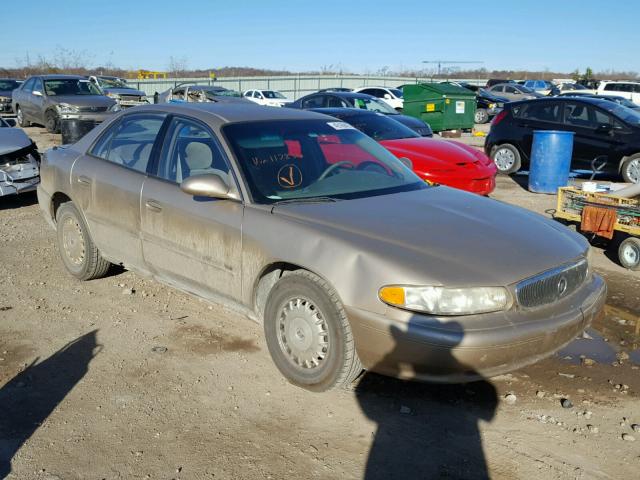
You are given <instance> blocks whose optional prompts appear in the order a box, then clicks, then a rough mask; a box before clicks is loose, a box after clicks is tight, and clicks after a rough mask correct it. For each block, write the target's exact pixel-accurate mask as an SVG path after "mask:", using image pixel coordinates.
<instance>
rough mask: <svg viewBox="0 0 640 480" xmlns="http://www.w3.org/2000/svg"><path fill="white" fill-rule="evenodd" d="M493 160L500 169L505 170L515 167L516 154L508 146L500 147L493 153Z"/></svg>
mask: <svg viewBox="0 0 640 480" xmlns="http://www.w3.org/2000/svg"><path fill="white" fill-rule="evenodd" d="M493 161H494V162H495V163H496V167H498V170H500V171H502V172H504V171H505V170H509V169H510V168H511V167H513V164H514V162H515V161H516V156H515V155H514V154H513V152H512V151H511V150H509V149H508V148H499V149H498V150H497V151H496V153H495V154H494V155H493Z"/></svg>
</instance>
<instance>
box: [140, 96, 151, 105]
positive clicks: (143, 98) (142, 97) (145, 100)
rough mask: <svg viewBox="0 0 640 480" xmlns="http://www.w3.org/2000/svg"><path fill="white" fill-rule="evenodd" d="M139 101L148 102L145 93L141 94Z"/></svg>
mask: <svg viewBox="0 0 640 480" xmlns="http://www.w3.org/2000/svg"><path fill="white" fill-rule="evenodd" d="M140 101H141V102H147V103H149V99H148V98H147V96H146V95H142V96H141V97H140Z"/></svg>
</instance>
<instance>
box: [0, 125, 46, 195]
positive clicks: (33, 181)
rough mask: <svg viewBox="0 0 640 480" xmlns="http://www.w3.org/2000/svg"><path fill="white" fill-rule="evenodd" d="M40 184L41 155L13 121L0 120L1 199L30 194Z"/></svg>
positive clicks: (33, 143)
mask: <svg viewBox="0 0 640 480" xmlns="http://www.w3.org/2000/svg"><path fill="white" fill-rule="evenodd" d="M38 183H40V155H39V154H38V148H37V147H36V144H35V142H34V141H33V140H31V139H30V138H29V137H28V136H27V134H26V133H24V132H23V131H22V130H21V129H20V128H15V121H14V120H13V119H9V120H4V119H2V118H0V197H3V196H5V195H15V194H18V193H24V192H30V191H33V190H35V189H36V187H37V186H38Z"/></svg>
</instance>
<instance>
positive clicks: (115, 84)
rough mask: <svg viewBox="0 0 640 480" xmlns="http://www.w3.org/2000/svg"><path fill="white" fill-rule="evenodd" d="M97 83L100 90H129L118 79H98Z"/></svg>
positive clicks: (127, 86) (125, 84)
mask: <svg viewBox="0 0 640 480" xmlns="http://www.w3.org/2000/svg"><path fill="white" fill-rule="evenodd" d="M98 82H99V83H100V86H101V87H102V88H131V87H130V86H129V85H127V83H126V82H125V81H123V80H121V79H120V78H108V77H98Z"/></svg>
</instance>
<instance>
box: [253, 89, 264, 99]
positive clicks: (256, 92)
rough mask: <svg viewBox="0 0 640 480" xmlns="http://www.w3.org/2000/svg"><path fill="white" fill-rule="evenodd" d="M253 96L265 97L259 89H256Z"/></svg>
mask: <svg viewBox="0 0 640 480" xmlns="http://www.w3.org/2000/svg"><path fill="white" fill-rule="evenodd" d="M253 96H254V97H256V98H264V97H263V96H262V92H260V91H259V90H256V91H255V93H254V95H253Z"/></svg>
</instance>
